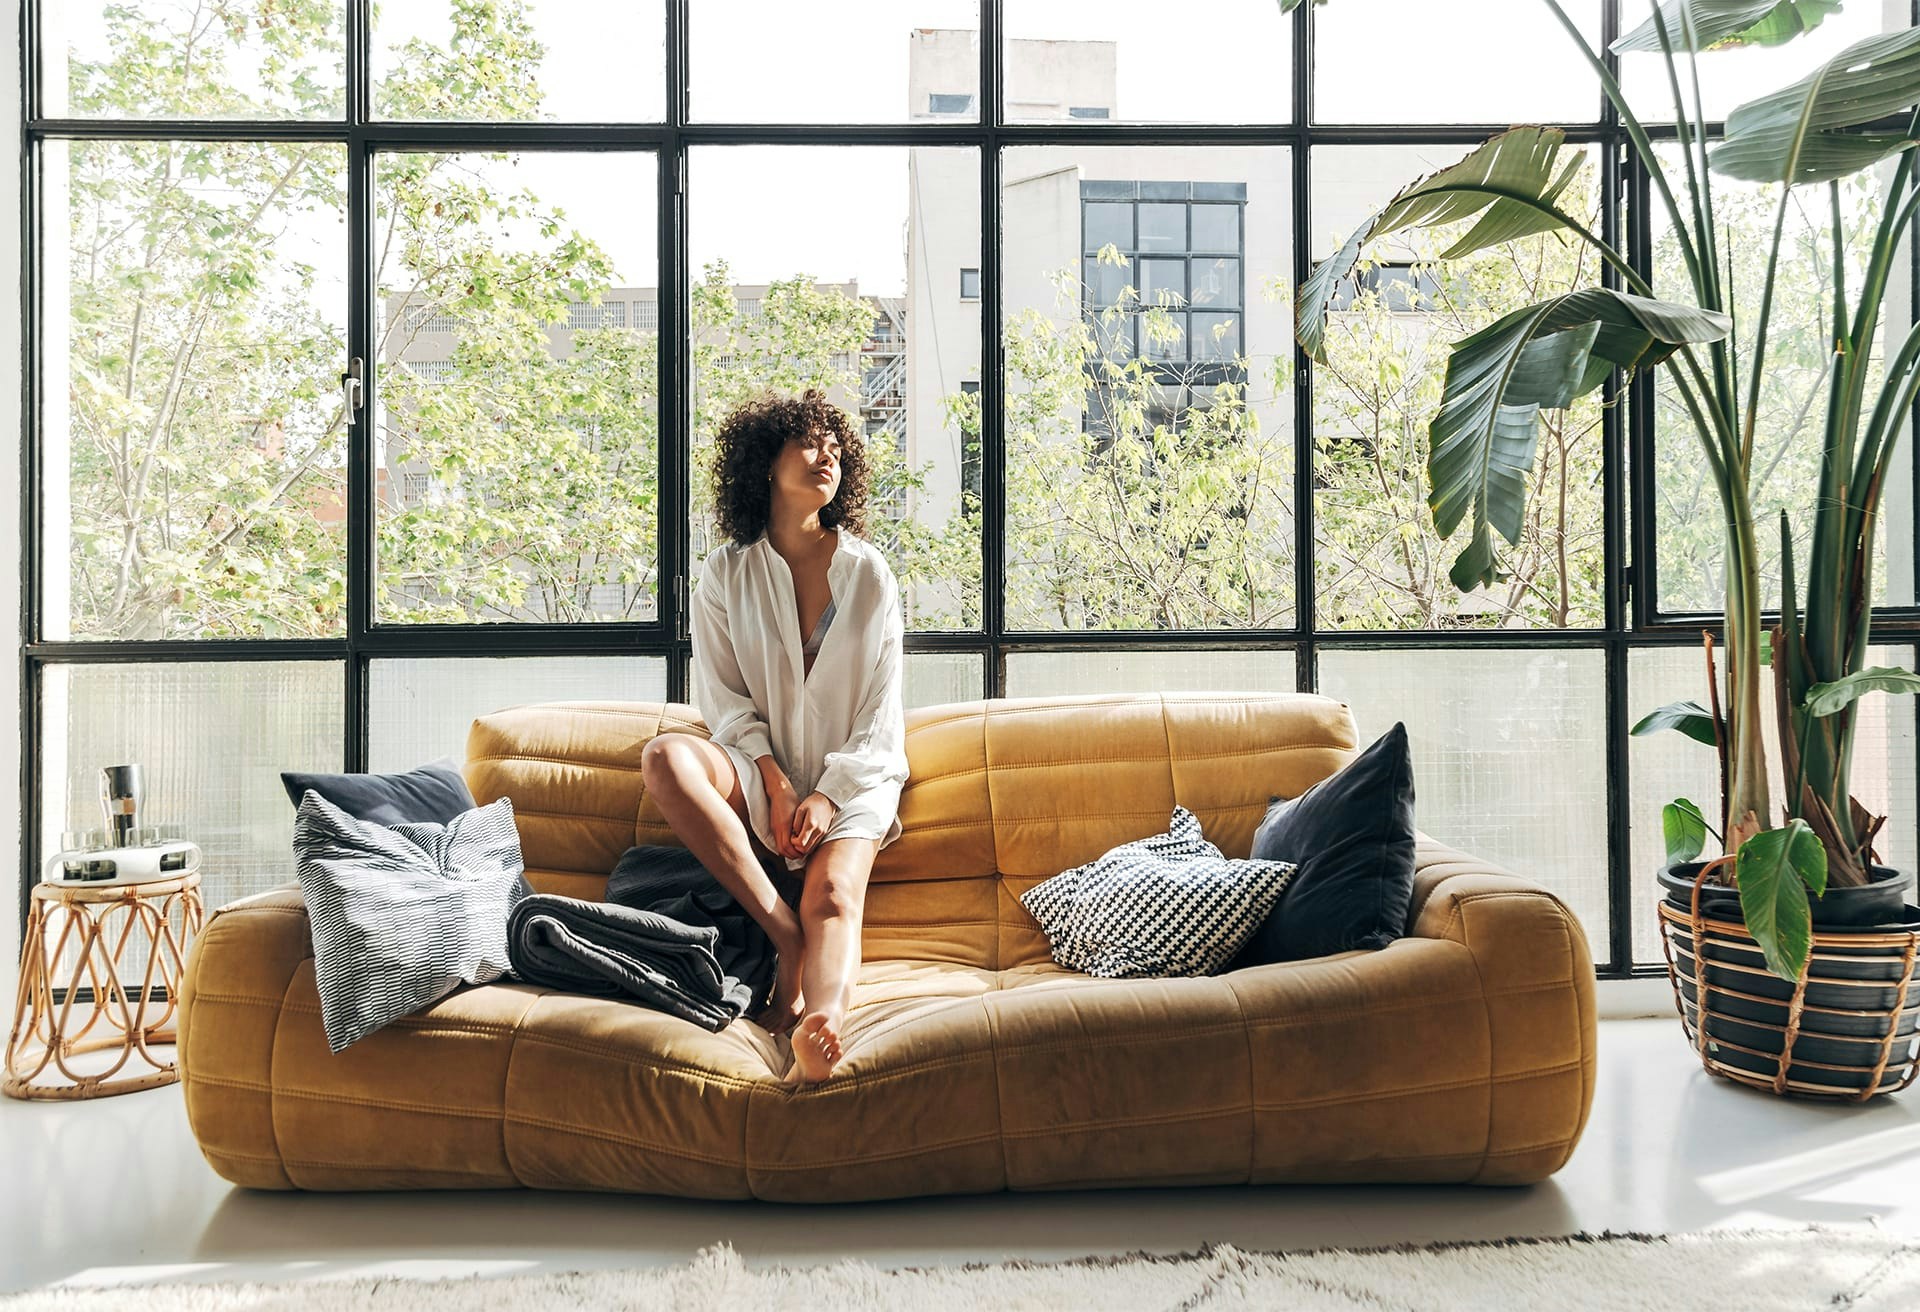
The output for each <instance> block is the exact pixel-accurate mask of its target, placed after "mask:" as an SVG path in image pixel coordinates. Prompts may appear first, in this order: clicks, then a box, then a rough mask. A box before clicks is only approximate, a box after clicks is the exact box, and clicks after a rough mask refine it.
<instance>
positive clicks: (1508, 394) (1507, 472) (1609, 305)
mask: <svg viewBox="0 0 1920 1312" xmlns="http://www.w3.org/2000/svg"><path fill="white" fill-rule="evenodd" d="M1731 327H1732V320H1730V319H1729V318H1728V317H1727V316H1726V315H1724V314H1720V313H1717V312H1714V311H1708V310H1701V309H1697V308H1695V307H1693V306H1690V305H1679V304H1675V303H1672V302H1669V301H1655V300H1649V299H1648V298H1646V297H1643V296H1634V295H1631V294H1630V293H1627V292H1617V291H1612V290H1609V289H1607V288H1604V287H1591V288H1587V289H1585V290H1582V291H1577V292H1570V293H1568V294H1567V295H1565V296H1556V297H1553V298H1552V299H1550V300H1545V301H1540V302H1538V303H1537V304H1534V305H1528V306H1525V307H1523V308H1521V309H1518V310H1515V311H1513V312H1512V313H1511V314H1507V315H1505V316H1503V317H1501V318H1499V319H1496V320H1494V321H1493V322H1492V323H1490V324H1488V325H1487V326H1486V327H1484V328H1482V329H1480V330H1479V331H1478V332H1476V333H1473V334H1471V335H1470V336H1467V337H1463V338H1462V339H1460V340H1459V341H1458V342H1456V343H1454V346H1453V351H1452V354H1450V355H1449V356H1448V357H1447V375H1446V381H1445V384H1444V385H1443V387H1442V390H1441V396H1440V409H1439V411H1438V413H1436V414H1435V415H1434V419H1433V426H1432V428H1431V430H1430V431H1429V433H1428V441H1429V451H1428V456H1427V470H1428V474H1429V477H1430V481H1431V484H1432V490H1431V491H1430V492H1429V493H1428V495H1427V505H1428V506H1429V507H1430V508H1431V509H1432V511H1433V522H1434V527H1435V528H1436V529H1438V530H1439V532H1440V535H1441V536H1442V537H1447V536H1450V535H1451V534H1452V533H1453V531H1454V529H1456V528H1457V527H1459V525H1460V521H1461V520H1462V519H1463V518H1465V517H1466V516H1467V514H1468V512H1469V511H1471V512H1472V515H1473V535H1472V538H1471V540H1470V541H1469V542H1468V544H1467V547H1466V548H1465V550H1463V551H1462V552H1461V554H1460V557H1459V559H1457V560H1456V561H1454V564H1453V568H1452V570H1451V571H1450V572H1449V577H1451V578H1452V580H1453V583H1454V586H1455V587H1457V588H1459V589H1460V590H1461V591H1463V592H1467V591H1471V590H1472V589H1473V588H1475V587H1478V586H1480V585H1481V584H1492V583H1494V582H1496V581H1497V580H1498V577H1499V575H1498V572H1497V571H1496V569H1495V568H1494V559H1493V535H1492V530H1494V529H1498V530H1499V532H1500V535H1501V536H1502V537H1504V538H1505V539H1506V540H1507V541H1508V542H1518V541H1519V540H1520V529H1521V524H1522V521H1523V520H1524V518H1525V515H1526V496H1527V480H1528V476H1529V475H1530V474H1531V473H1532V472H1533V453H1534V446H1535V442H1536V438H1537V435H1538V431H1539V430H1538V424H1537V419H1538V415H1539V411H1540V410H1541V409H1542V408H1543V407H1544V408H1549V409H1557V408H1561V407H1564V406H1567V405H1571V404H1572V403H1573V401H1574V398H1576V397H1579V396H1583V395H1585V394H1586V393H1587V392H1590V391H1592V390H1593V389H1594V388H1596V387H1598V386H1599V385H1600V383H1601V380H1602V379H1604V378H1605V377H1606V376H1607V374H1608V373H1609V372H1610V371H1611V370H1613V369H1615V368H1620V369H1627V370H1632V369H1635V368H1638V367H1640V366H1643V365H1653V364H1658V363H1659V362H1660V361H1662V360H1664V359H1666V358H1667V357H1668V356H1669V355H1671V354H1672V353H1673V352H1674V351H1675V350H1676V349H1678V348H1679V346H1680V345H1681V344H1682V343H1685V342H1711V341H1718V340H1719V339H1720V338H1722V337H1725V336H1726V335H1727V333H1728V332H1729V331H1730V329H1731Z"/></svg>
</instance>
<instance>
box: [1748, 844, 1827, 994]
mask: <svg viewBox="0 0 1920 1312" xmlns="http://www.w3.org/2000/svg"><path fill="white" fill-rule="evenodd" d="M1735 869H1736V878H1737V880H1738V882H1739V885H1740V912H1741V914H1742V915H1743V916H1744V917H1745V918H1746V922H1747V932H1748V933H1749V934H1751V935H1753V938H1754V942H1756V943H1758V944H1759V945H1760V951H1761V952H1762V953H1764V954H1765V955H1766V958H1767V969H1768V970H1771V971H1772V972H1773V973H1774V974H1776V975H1778V976H1779V977H1780V978H1781V979H1785V980H1798V979H1799V978H1800V972H1801V971H1802V970H1805V969H1806V965H1807V958H1808V956H1809V955H1810V954H1811V953H1812V951H1813V909H1812V907H1811V906H1810V905H1809V904H1808V902H1807V893H1808V891H1809V890H1811V891H1812V892H1813V893H1815V894H1816V895H1818V894H1823V893H1825V892H1826V888H1827V849H1826V848H1824V847H1822V846H1821V845H1820V840H1819V838H1817V837H1816V836H1815V835H1814V832H1813V830H1811V829H1809V828H1808V827H1807V822H1806V821H1804V820H1800V819H1795V820H1792V821H1790V822H1789V823H1788V824H1787V827H1786V828H1784V829H1763V830H1761V831H1760V832H1759V833H1757V834H1755V835H1754V836H1753V837H1752V838H1749V839H1748V840H1747V841H1746V842H1744V843H1742V844H1741V845H1740V854H1739V857H1738V859H1737V861H1736V867H1735Z"/></svg>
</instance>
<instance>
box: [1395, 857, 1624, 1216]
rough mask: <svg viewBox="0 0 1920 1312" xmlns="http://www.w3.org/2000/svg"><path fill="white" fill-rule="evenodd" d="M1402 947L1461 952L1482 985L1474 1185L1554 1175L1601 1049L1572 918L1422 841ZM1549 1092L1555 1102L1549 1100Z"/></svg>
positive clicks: (1577, 1124)
mask: <svg viewBox="0 0 1920 1312" xmlns="http://www.w3.org/2000/svg"><path fill="white" fill-rule="evenodd" d="M1407 936H1408V937H1409V938H1420V939H1438V940H1442V941H1450V942H1454V943H1458V944H1460V945H1462V946H1463V947H1465V948H1466V950H1467V951H1468V952H1469V953H1470V954H1471V955H1472V958H1473V966H1474V971H1475V973H1476V974H1477V975H1478V977H1479V981H1480V989H1481V993H1482V995H1483V997H1484V998H1485V1002H1486V1014H1487V1026H1488V1031H1489V1037H1490V1039H1491V1041H1492V1051H1493V1063H1492V1070H1491V1078H1492V1080H1493V1082H1494V1083H1493V1090H1494V1108H1493V1118H1492V1122H1493V1126H1494V1127H1495V1128H1494V1135H1495V1142H1494V1143H1493V1144H1492V1145H1490V1147H1489V1150H1488V1158H1487V1165H1486V1168H1485V1170H1484V1171H1483V1173H1482V1175H1481V1177H1480V1181H1479V1182H1480V1183H1485V1184H1498V1183H1505V1182H1509V1178H1510V1179H1511V1181H1513V1182H1517V1181H1519V1180H1522V1179H1537V1178H1540V1177H1542V1176H1544V1175H1546V1174H1549V1173H1551V1172H1552V1171H1554V1170H1558V1169H1559V1167H1560V1166H1561V1165H1563V1164H1564V1163H1565V1162H1566V1159H1567V1158H1568V1157H1569V1156H1571V1155H1572V1153H1573V1147H1574V1145H1575V1144H1576V1143H1578V1142H1579V1139H1580V1133H1581V1131H1582V1130H1583V1129H1584V1128H1585V1126H1586V1122H1587V1116H1588V1113H1589V1112H1590V1111H1591V1110H1592V1107H1593V1087H1594V1070H1595V1057H1596V1051H1597V1047H1598V1042H1599V1029H1598V1024H1597V1020H1596V1015H1597V1013H1596V1011H1595V1007H1594V977H1593V957H1592V954H1591V951H1590V949H1589V948H1588V945H1587V935H1586V931H1585V929H1583V928H1582V927H1581V924H1580V921H1579V919H1578V918H1577V917H1576V916H1575V915H1574V914H1573V912H1572V911H1570V910H1569V909H1568V908H1567V905H1566V903H1565V902H1563V901H1561V899H1560V898H1559V897H1557V896H1555V895H1554V894H1553V893H1551V892H1549V891H1548V890H1547V889H1545V888H1542V887H1541V886H1540V885H1539V884H1537V883H1535V882H1533V881H1532V880H1529V879H1525V878H1522V877H1521V876H1518V875H1515V874H1513V873H1512V872H1510V871H1507V870H1505V869H1502V868H1501V867H1499V866H1497V865H1494V864H1493V863H1491V862H1489V861H1485V860H1483V859H1481V858H1478V857H1474V856H1469V855H1468V854H1466V853H1464V852H1460V851H1458V850H1456V849H1454V848H1451V847H1448V846H1446V845H1445V844H1443V843H1439V842H1436V841H1435V840H1433V839H1432V838H1430V837H1428V836H1427V835H1425V834H1420V835H1419V836H1418V847H1417V850H1416V854H1415V857H1414V886H1413V900H1412V904H1411V907H1410V909H1409V911H1408V916H1407ZM1550 1087H1551V1088H1553V1089H1556V1090H1557V1091H1558V1093H1559V1095H1560V1096H1548V1094H1549V1091H1550ZM1542 1168H1544V1169H1542Z"/></svg>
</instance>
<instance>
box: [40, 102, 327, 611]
mask: <svg viewBox="0 0 1920 1312" xmlns="http://www.w3.org/2000/svg"><path fill="white" fill-rule="evenodd" d="M45 149H46V156H45V159H46V179H47V202H46V205H47V208H46V211H45V215H44V220H45V221H44V222H43V224H42V232H43V235H44V251H45V264H44V266H43V267H44V270H45V276H44V278H43V291H42V299H43V306H42V320H41V332H40V341H41V346H42V351H41V361H42V368H43V370H44V372H43V375H42V379H41V382H42V389H41V390H42V403H43V407H44V409H43V418H44V423H43V426H42V441H43V444H44V445H43V447H42V451H43V463H42V466H41V467H42V468H43V469H44V470H46V471H47V476H46V478H45V479H44V502H43V504H44V508H45V536H44V539H43V543H42V550H41V553H40V555H41V587H42V594H41V596H42V603H43V607H44V613H45V616H46V636H47V637H48V638H56V639H57V638H67V637H75V638H128V639H151V638H236V637H240V638H254V637H281V638H292V637H324V636H332V635H334V634H337V633H339V632H340V631H341V629H342V627H343V625H344V609H345V600H346V585H345V566H346V553H345V545H344V544H345V490H346V472H345V471H346V439H345V432H346V429H345V426H344V424H343V422H342V421H343V418H344V415H343V412H342V406H341V402H340V396H341V393H340V386H339V381H338V380H339V375H340V371H341V370H342V369H344V368H345V367H346V310H347V297H346V285H345V284H346V262H347V252H346V238H345V231H346V230H345V228H344V226H343V225H342V215H343V213H344V211H345V208H346V168H345V162H346V161H345V151H344V150H343V149H342V148H341V147H339V146H336V145H329V144H325V143H320V142H309V143H303V144H298V145H294V144H289V145H273V144H267V143H258V142H186V141H150V142H145V141H140V142H136V141H65V140H50V141H48V142H46V143H45Z"/></svg>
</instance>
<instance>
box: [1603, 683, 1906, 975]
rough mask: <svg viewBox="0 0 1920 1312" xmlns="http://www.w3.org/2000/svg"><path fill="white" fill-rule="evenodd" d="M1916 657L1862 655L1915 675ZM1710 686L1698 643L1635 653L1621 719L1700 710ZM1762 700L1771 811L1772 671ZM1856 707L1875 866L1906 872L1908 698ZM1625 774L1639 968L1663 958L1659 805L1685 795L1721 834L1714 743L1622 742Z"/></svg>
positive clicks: (1711, 850)
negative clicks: (1659, 710) (1678, 705)
mask: <svg viewBox="0 0 1920 1312" xmlns="http://www.w3.org/2000/svg"><path fill="white" fill-rule="evenodd" d="M1913 658H1914V653H1913V649H1912V648H1911V647H1870V648H1868V650H1867V664H1868V665H1894V666H1902V667H1905V668H1907V669H1911V668H1913ZM1715 660H1716V663H1717V664H1719V666H1720V677H1721V679H1722V680H1723V686H1724V680H1725V678H1726V666H1725V662H1724V660H1722V659H1721V658H1720V656H1719V655H1718V654H1716V657H1715ZM1706 683H1707V669H1706V664H1705V661H1704V659H1703V658H1702V656H1701V652H1700V648H1699V647H1697V646H1691V645H1689V646H1684V647H1660V648H1649V649H1646V650H1641V651H1635V652H1632V653H1630V654H1629V655H1628V657H1627V698H1628V701H1627V721H1628V723H1629V724H1631V723H1634V722H1635V721H1638V720H1639V719H1640V717H1641V716H1643V715H1645V714H1646V713H1647V712H1648V711H1651V710H1653V709H1654V708H1655V707H1659V706H1665V705H1666V704H1667V703H1668V702H1676V701H1688V700H1691V701H1697V702H1701V703H1703V704H1704V702H1705V700H1706ZM1760 704H1761V705H1762V706H1764V707H1766V708H1768V709H1767V712H1766V714H1765V715H1764V716H1763V717H1762V720H1761V733H1762V735H1763V736H1764V737H1765V739H1766V743H1767V759H1768V765H1769V770H1770V773H1771V775H1772V780H1771V794H1772V798H1773V802H1774V806H1775V808H1776V809H1777V808H1778V807H1779V804H1780V798H1781V796H1782V795H1783V791H1784V789H1783V785H1782V782H1781V778H1780V746H1779V741H1780V740H1779V734H1778V732H1777V728H1776V723H1775V720H1774V715H1773V711H1772V707H1773V677H1772V673H1771V671H1769V672H1768V674H1767V676H1766V678H1765V686H1764V687H1763V688H1762V689H1761V693H1760ZM1859 707H1860V721H1859V727H1858V728H1857V729H1856V730H1855V736H1854V747H1853V792H1854V796H1856V797H1858V798H1859V799H1860V802H1861V804H1862V805H1863V806H1865V807H1866V808H1867V809H1868V810H1870V811H1872V812H1873V813H1874V814H1875V815H1881V814H1884V815H1886V816H1887V825H1886V828H1884V829H1882V830H1881V831H1880V838H1879V840H1878V843H1877V848H1878V851H1879V853H1880V860H1881V863H1882V864H1884V865H1891V866H1898V867H1900V868H1902V869H1909V870H1910V869H1912V868H1913V863H1914V860H1915V854H1916V851H1920V846H1916V833H1915V830H1916V823H1917V822H1920V814H1917V813H1916V811H1915V807H1914V800H1915V798H1916V797H1920V788H1916V785H1915V772H1914V703H1913V699H1912V698H1910V697H1907V698H1895V697H1888V696H1886V695H1885V694H1883V693H1880V694H1873V695H1870V696H1868V697H1865V698H1863V699H1862V700H1861V701H1860V703H1859ZM1627 770H1628V773H1629V774H1630V775H1631V776H1632V782H1631V785H1630V787H1629V791H1628V798H1629V801H1628V804H1627V805H1628V808H1629V810H1628V816H1627V822H1628V827H1629V829H1630V831H1631V833H1632V837H1633V868H1632V869H1631V870H1629V871H1627V872H1626V878H1627V881H1628V884H1629V885H1630V886H1631V888H1632V889H1633V903H1632V905H1633V956H1634V960H1635V961H1637V962H1641V963H1645V964H1653V965H1658V964H1661V963H1662V962H1663V960H1664V958H1663V957H1662V956H1661V953H1660V922H1659V918H1658V915H1657V913H1656V912H1655V911H1654V909H1653V907H1654V903H1655V902H1657V901H1658V900H1659V899H1660V898H1661V896H1662V895H1663V894H1662V890H1661V889H1660V887H1659V885H1658V884H1657V883H1656V882H1655V878H1654V877H1655V874H1656V872H1657V871H1658V870H1659V869H1660V867H1661V866H1663V865H1665V864H1666V843H1665V840H1664V839H1663V838H1662V837H1661V833H1660V808H1661V807H1662V806H1665V805H1666V804H1667V803H1668V802H1671V801H1672V800H1673V799H1674V798H1676V797H1685V798H1689V799H1691V800H1692V801H1694V802H1696V803H1698V804H1699V807H1700V809H1701V811H1702V812H1703V813H1705V815H1706V817H1707V822H1708V823H1709V824H1711V825H1712V826H1713V827H1714V828H1715V829H1716V830H1717V829H1719V828H1720V780H1719V767H1718V765H1717V764H1716V763H1715V759H1714V753H1713V749H1712V748H1711V747H1708V746H1706V745H1705V744H1703V743H1696V742H1694V741H1693V740H1692V739H1691V738H1684V737H1682V736H1680V735H1679V734H1677V733H1659V734H1648V735H1647V736H1646V737H1644V738H1629V739H1627ZM1707 843H1708V849H1707V853H1706V854H1707V855H1708V856H1715V855H1718V854H1719V850H1720V849H1719V846H1718V844H1716V843H1715V842H1714V839H1713V837H1712V835H1708V837H1707Z"/></svg>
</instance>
